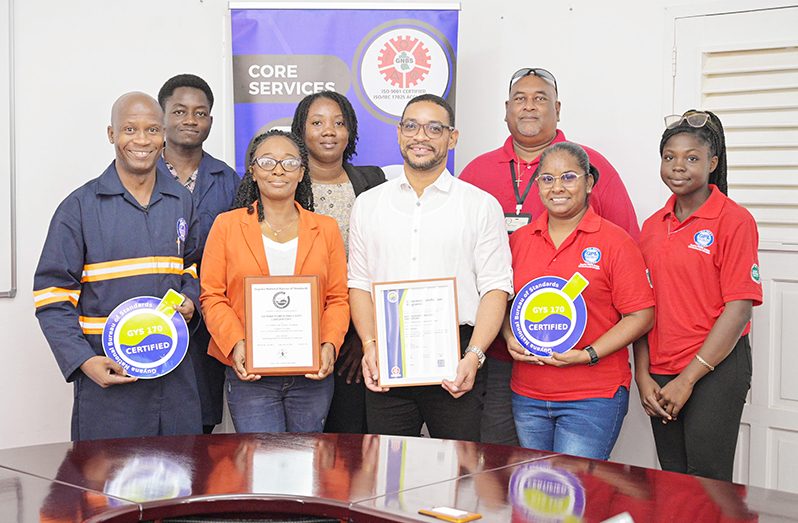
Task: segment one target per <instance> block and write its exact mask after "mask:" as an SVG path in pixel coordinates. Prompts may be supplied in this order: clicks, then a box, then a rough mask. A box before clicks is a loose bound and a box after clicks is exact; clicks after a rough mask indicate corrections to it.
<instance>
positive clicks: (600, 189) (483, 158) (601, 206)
mask: <svg viewBox="0 0 798 523" xmlns="http://www.w3.org/2000/svg"><path fill="white" fill-rule="evenodd" d="M564 141H566V138H565V134H563V132H562V131H560V130H559V129H558V130H557V134H556V136H555V137H554V140H553V141H552V143H558V142H564ZM581 147H582V148H583V149H584V150H585V152H587V156H588V158H589V159H590V164H591V165H594V166H595V167H596V168H597V169H598V171H599V183H598V185H596V186H595V187H594V188H593V192H592V193H590V206H591V207H593V210H595V211H596V213H597V214H598V215H599V216H601V217H602V218H606V219H607V220H609V221H611V222H612V223H614V224H616V225H618V226H619V227H621V228H622V229H624V230H625V231H626V232H628V233H629V234H630V235H631V236H632V238H634V239H635V240H637V239H638V237H639V236H640V228H639V227H638V225H637V216H636V215H635V210H634V207H633V206H632V201H631V200H630V199H629V193H627V192H626V187H625V186H624V184H623V181H622V180H621V177H620V175H619V174H618V171H616V170H615V168H614V167H613V166H612V164H610V162H609V161H607V159H606V158H604V157H603V156H602V155H601V154H600V153H598V152H596V151H594V150H593V149H591V148H590V147H585V146H584V145H582V146H581ZM510 160H514V161H515V172H516V177H517V179H520V180H521V183H520V186H519V188H518V192H519V193H520V194H522V195H523V193H524V190H525V189H526V187H527V184H528V183H529V182H530V181H531V179H532V174H533V173H534V172H535V169H537V167H538V164H539V163H540V157H539V156H538V157H537V158H535V159H534V160H532V161H531V162H525V161H523V160H521V159H519V158H518V155H516V154H515V149H513V137H512V136H508V137H507V140H506V141H505V142H504V145H503V146H501V147H499V148H498V149H496V150H495V151H490V152H487V153H485V154H483V155H480V156H477V157H476V158H474V159H473V160H472V161H471V162H470V163H469V164H468V165H466V166H465V169H463V171H462V172H461V173H460V179H461V180H463V181H466V182H468V183H470V184H472V185H476V186H477V187H479V188H480V189H482V190H483V191H486V192H488V193H490V194H492V195H493V197H494V198H496V199H497V200H499V203H500V204H501V206H502V209H504V212H505V213H515V205H516V199H515V191H514V190H513V178H512V176H511V175H510ZM545 210H546V208H545V207H544V206H543V202H541V201H540V195H539V193H538V186H537V184H535V183H533V184H532V187H530V189H529V194H527V196H526V199H525V200H524V204H523V206H522V207H521V212H523V213H529V214H531V215H532V219H533V220H534V219H535V218H537V217H538V216H540V215H541V214H542V213H543V211H545ZM488 356H489V357H492V358H496V359H499V360H504V361H512V357H511V356H510V355H509V354H508V353H507V347H506V346H505V344H504V340H503V339H502V338H501V337H498V338H496V341H494V342H493V344H492V345H491V346H490V350H489V351H488Z"/></svg>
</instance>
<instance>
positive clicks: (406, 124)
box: [399, 120, 454, 138]
mask: <svg viewBox="0 0 798 523" xmlns="http://www.w3.org/2000/svg"><path fill="white" fill-rule="evenodd" d="M422 127H423V128H424V132H425V133H427V136H429V137H430V138H440V137H441V135H443V131H444V130H446V129H449V130H450V131H454V127H452V126H451V125H443V124H442V123H440V122H429V123H425V124H420V123H418V122H417V121H415V120H403V121H401V122H399V130H400V131H402V136H407V137H408V138H412V137H413V136H415V135H417V134H418V131H419V129H421V128H422Z"/></svg>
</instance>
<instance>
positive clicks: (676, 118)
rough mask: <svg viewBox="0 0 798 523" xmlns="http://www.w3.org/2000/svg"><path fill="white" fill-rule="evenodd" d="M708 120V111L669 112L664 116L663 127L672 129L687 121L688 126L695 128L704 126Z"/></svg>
mask: <svg viewBox="0 0 798 523" xmlns="http://www.w3.org/2000/svg"><path fill="white" fill-rule="evenodd" d="M708 121H709V113H705V112H703V111H688V112H686V113H684V114H671V115H669V116H666V117H665V127H666V128H668V129H673V128H674V127H679V126H680V125H682V122H687V125H689V126H690V127H695V128H696V129H698V128H701V127H704V126H705V125H706V124H707V122H708Z"/></svg>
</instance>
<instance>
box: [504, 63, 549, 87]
mask: <svg viewBox="0 0 798 523" xmlns="http://www.w3.org/2000/svg"><path fill="white" fill-rule="evenodd" d="M525 76H537V77H538V78H543V80H545V81H546V82H548V83H550V84H551V85H553V86H554V92H555V93H556V92H557V79H556V78H554V75H553V74H551V73H550V72H548V71H547V70H545V69H541V68H539V67H524V68H523V69H519V70H517V71H516V72H514V73H513V76H511V77H510V89H512V88H513V84H515V82H517V81H518V80H520V79H521V78H523V77H525Z"/></svg>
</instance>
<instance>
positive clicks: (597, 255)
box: [582, 247, 601, 265]
mask: <svg viewBox="0 0 798 523" xmlns="http://www.w3.org/2000/svg"><path fill="white" fill-rule="evenodd" d="M600 260H601V250H600V249H599V248H598V247H588V248H586V249H585V250H584V251H582V261H583V262H585V263H589V264H591V265H595V264H597V263H598V262H599V261H600Z"/></svg>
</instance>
